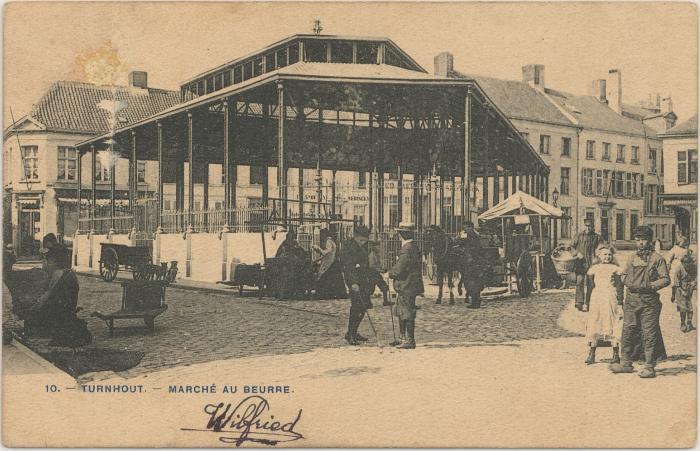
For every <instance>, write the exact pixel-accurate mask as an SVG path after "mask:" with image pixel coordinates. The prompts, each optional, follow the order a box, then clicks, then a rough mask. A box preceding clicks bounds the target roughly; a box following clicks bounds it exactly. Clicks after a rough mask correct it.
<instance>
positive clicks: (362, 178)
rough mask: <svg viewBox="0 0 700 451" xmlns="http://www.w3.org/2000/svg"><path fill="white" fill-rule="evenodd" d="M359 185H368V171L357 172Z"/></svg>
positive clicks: (362, 186) (361, 186)
mask: <svg viewBox="0 0 700 451" xmlns="http://www.w3.org/2000/svg"><path fill="white" fill-rule="evenodd" d="M357 187H358V188H365V187H367V173H366V172H358V173H357Z"/></svg>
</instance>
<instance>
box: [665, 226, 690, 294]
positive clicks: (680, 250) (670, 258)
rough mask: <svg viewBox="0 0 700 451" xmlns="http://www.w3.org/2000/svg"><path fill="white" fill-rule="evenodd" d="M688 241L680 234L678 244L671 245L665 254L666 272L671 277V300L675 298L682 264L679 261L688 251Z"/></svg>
mask: <svg viewBox="0 0 700 451" xmlns="http://www.w3.org/2000/svg"><path fill="white" fill-rule="evenodd" d="M688 243H689V240H688V238H686V237H684V236H681V238H680V240H678V244H676V245H675V246H673V248H671V250H670V251H669V252H668V255H667V256H666V260H667V262H666V263H667V264H668V267H669V271H668V272H669V276H670V277H671V302H674V301H675V300H676V291H678V285H680V280H679V279H680V278H679V273H680V271H681V267H682V266H683V265H682V263H681V261H682V260H683V258H685V256H686V255H688V253H689V252H690V251H689V250H688Z"/></svg>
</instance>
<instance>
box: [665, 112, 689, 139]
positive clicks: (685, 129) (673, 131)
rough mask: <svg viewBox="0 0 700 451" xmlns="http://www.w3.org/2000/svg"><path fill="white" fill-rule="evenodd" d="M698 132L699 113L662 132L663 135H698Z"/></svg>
mask: <svg viewBox="0 0 700 451" xmlns="http://www.w3.org/2000/svg"><path fill="white" fill-rule="evenodd" d="M697 134H698V115H697V114H696V115H695V116H693V117H691V118H690V119H688V120H686V121H683V122H681V123H680V124H678V125H676V126H675V127H673V128H670V129H668V130H666V131H665V132H663V133H660V134H659V135H661V136H664V137H666V136H678V135H697Z"/></svg>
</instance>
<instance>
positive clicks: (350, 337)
mask: <svg viewBox="0 0 700 451" xmlns="http://www.w3.org/2000/svg"><path fill="white" fill-rule="evenodd" d="M367 241H369V229H368V228H367V227H366V226H364V225H359V226H357V227H355V230H354V231H353V237H352V238H350V239H349V240H347V241H346V242H345V243H344V244H343V247H342V250H341V253H340V261H341V263H342V264H343V276H344V277H345V285H347V287H348V290H349V291H350V315H349V318H348V331H347V333H346V334H345V340H347V342H348V343H349V344H351V345H356V344H359V343H360V342H363V341H367V338H365V337H363V336H362V335H360V334H359V333H358V332H357V328H358V327H359V326H360V323H361V322H362V319H363V318H364V316H365V313H366V312H367V309H368V308H372V307H371V304H370V299H369V297H370V294H371V291H370V290H372V289H373V288H374V282H373V281H372V280H371V271H370V268H369V256H368V249H367Z"/></svg>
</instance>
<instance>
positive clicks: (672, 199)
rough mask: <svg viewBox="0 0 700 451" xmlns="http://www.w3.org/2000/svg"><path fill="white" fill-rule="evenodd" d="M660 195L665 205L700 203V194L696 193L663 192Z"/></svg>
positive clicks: (677, 205)
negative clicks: (699, 196) (699, 200)
mask: <svg viewBox="0 0 700 451" xmlns="http://www.w3.org/2000/svg"><path fill="white" fill-rule="evenodd" d="M658 197H659V200H660V201H661V202H662V203H663V205H664V206H665V207H697V205H698V195H697V194H695V193H687V194H686V193H683V194H678V193H663V194H659V196H658Z"/></svg>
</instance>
